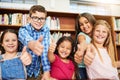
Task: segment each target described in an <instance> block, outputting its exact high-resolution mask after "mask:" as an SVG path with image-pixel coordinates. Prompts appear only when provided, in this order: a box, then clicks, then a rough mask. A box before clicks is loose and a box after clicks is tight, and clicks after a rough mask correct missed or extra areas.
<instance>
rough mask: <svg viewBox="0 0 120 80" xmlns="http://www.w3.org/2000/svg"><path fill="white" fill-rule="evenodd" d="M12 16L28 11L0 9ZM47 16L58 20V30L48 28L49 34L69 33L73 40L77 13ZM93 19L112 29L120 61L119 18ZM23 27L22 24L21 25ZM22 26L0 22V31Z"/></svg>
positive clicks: (97, 17) (1, 11) (48, 13)
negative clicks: (117, 22)
mask: <svg viewBox="0 0 120 80" xmlns="http://www.w3.org/2000/svg"><path fill="white" fill-rule="evenodd" d="M9 13H10V14H13V13H22V14H28V13H29V10H25V9H8V8H0V15H1V14H2V15H3V14H9ZM47 15H48V16H50V17H55V18H58V19H59V26H60V27H59V28H52V29H51V28H50V32H51V34H53V33H57V34H59V35H61V34H60V33H62V34H66V33H70V34H71V36H72V37H73V38H75V21H76V18H77V16H78V13H68V12H55V11H48V12H47ZM94 16H95V18H96V19H97V20H98V19H104V20H106V21H107V22H108V23H109V24H110V26H111V27H112V31H113V32H114V33H115V34H113V36H112V37H113V38H114V42H113V43H114V45H116V51H117V52H118V54H117V55H116V56H118V59H119V60H120V44H116V39H117V37H116V34H117V33H120V30H118V29H117V30H116V29H115V27H116V19H120V17H117V16H106V15H94ZM22 25H23V24H22ZM22 25H18V24H14V25H12V24H2V23H1V22H0V31H2V30H4V29H7V28H13V29H16V30H18V29H19V28H20V27H21V26H22Z"/></svg>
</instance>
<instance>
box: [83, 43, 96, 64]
mask: <svg viewBox="0 0 120 80" xmlns="http://www.w3.org/2000/svg"><path fill="white" fill-rule="evenodd" d="M94 58H95V51H94V47H93V45H89V46H88V47H87V50H86V54H85V56H84V63H85V64H86V65H87V66H88V65H91V63H92V62H93V60H94Z"/></svg>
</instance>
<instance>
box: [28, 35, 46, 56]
mask: <svg viewBox="0 0 120 80" xmlns="http://www.w3.org/2000/svg"><path fill="white" fill-rule="evenodd" d="M42 40H43V36H40V38H39V39H38V40H36V41H30V42H29V43H28V47H29V48H30V49H31V50H32V51H33V52H34V53H35V54H36V55H38V56H40V55H41V54H42V52H43V49H44V47H43V45H42V44H41V42H42Z"/></svg>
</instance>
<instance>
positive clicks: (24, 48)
mask: <svg viewBox="0 0 120 80" xmlns="http://www.w3.org/2000/svg"><path fill="white" fill-rule="evenodd" d="M26 51H27V46H24V47H23V49H22V54H24V53H25V52H26Z"/></svg>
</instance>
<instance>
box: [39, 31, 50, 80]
mask: <svg viewBox="0 0 120 80" xmlns="http://www.w3.org/2000/svg"><path fill="white" fill-rule="evenodd" d="M49 41H50V31H49V30H46V32H43V41H42V45H44V50H43V53H42V55H41V62H42V66H43V71H44V72H43V77H42V79H43V80H48V79H50V72H49V71H50V62H49V60H48V56H47V55H48V48H49V43H50V42H49Z"/></svg>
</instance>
